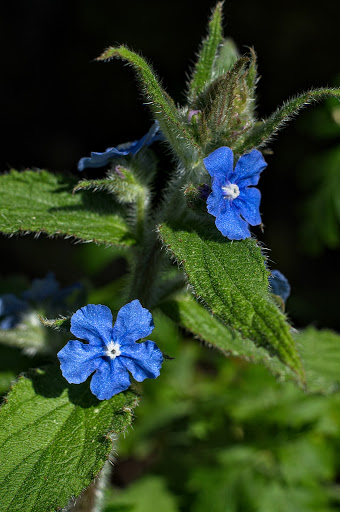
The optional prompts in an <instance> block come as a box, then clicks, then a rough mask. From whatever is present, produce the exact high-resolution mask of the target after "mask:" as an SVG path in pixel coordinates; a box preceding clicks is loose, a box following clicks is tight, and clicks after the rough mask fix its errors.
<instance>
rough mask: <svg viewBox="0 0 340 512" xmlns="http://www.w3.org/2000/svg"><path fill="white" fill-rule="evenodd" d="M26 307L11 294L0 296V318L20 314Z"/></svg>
mask: <svg viewBox="0 0 340 512" xmlns="http://www.w3.org/2000/svg"><path fill="white" fill-rule="evenodd" d="M27 307H28V304H27V302H25V301H23V300H20V299H18V298H17V297H16V296H15V295H14V294H13V293H5V294H4V295H1V296H0V316H5V315H10V314H12V313H21V312H22V311H25V310H26V309H27Z"/></svg>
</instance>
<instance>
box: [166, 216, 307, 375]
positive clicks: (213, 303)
mask: <svg viewBox="0 0 340 512" xmlns="http://www.w3.org/2000/svg"><path fill="white" fill-rule="evenodd" d="M160 235H161V238H162V240H163V243H164V245H165V246H166V247H167V248H168V249H169V251H170V252H171V253H172V254H173V255H174V256H175V258H176V260H177V262H178V263H179V264H180V265H182V266H183V267H184V271H185V273H186V275H187V278H188V281H189V283H190V284H191V285H192V287H193V289H194V293H195V295H196V296H197V297H198V298H199V299H200V300H202V301H203V302H204V303H205V305H206V306H207V307H208V309H209V310H210V311H211V313H212V314H214V315H216V316H217V317H218V318H219V319H220V320H221V321H222V322H223V323H225V324H226V325H229V326H230V327H232V328H233V329H235V330H236V331H239V332H240V333H241V334H242V336H244V337H247V338H250V339H252V340H253V341H254V342H255V343H257V344H259V345H261V346H263V347H265V348H266V349H269V351H270V352H271V353H272V354H273V355H276V356H278V357H279V358H280V359H281V361H283V362H284V363H285V364H287V365H288V366H289V367H290V368H291V369H292V370H293V371H294V372H295V373H296V374H297V375H299V376H300V378H301V380H302V381H303V380H304V373H303V368H302V364H301V361H300V358H299V355H298V353H297V350H296V347H295V344H294V341H293V339H292V337H291V335H290V327H289V325H288V323H287V322H286V320H285V317H284V315H283V314H282V313H281V312H280V311H279V309H278V308H277V306H276V305H275V304H274V302H273V301H272V299H271V297H270V294H269V291H268V271H267V270H266V267H265V260H264V257H263V255H262V253H261V249H260V248H259V247H258V246H257V245H256V242H255V240H253V239H249V238H248V239H246V240H240V241H235V240H234V241H227V240H226V239H224V238H223V237H222V236H217V235H216V238H215V239H214V240H212V239H207V238H206V237H205V236H204V235H202V234H201V235H199V234H198V233H196V232H188V231H184V230H175V229H172V228H170V227H169V226H167V225H163V226H161V227H160Z"/></svg>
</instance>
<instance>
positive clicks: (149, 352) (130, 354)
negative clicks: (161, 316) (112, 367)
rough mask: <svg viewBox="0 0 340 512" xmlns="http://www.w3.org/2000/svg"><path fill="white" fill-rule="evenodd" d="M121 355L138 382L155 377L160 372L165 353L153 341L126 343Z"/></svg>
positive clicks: (121, 358)
mask: <svg viewBox="0 0 340 512" xmlns="http://www.w3.org/2000/svg"><path fill="white" fill-rule="evenodd" d="M119 357H120V361H121V363H122V364H123V365H124V366H125V367H126V368H127V369H128V370H129V371H130V372H131V373H132V375H133V377H134V378H135V379H136V380H137V381H138V382H141V381H142V380H144V379H155V378H156V377H158V375H159V374H160V370H161V366H162V362H163V354H162V352H161V351H160V350H159V348H158V347H157V345H156V343H155V342H153V341H149V340H148V341H145V342H143V343H129V344H127V345H124V346H123V347H122V349H121V355H120V356H119Z"/></svg>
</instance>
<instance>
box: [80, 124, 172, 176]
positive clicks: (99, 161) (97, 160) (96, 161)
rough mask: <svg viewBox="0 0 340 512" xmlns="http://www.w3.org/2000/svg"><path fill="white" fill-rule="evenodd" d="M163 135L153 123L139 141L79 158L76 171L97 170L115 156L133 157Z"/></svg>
mask: <svg viewBox="0 0 340 512" xmlns="http://www.w3.org/2000/svg"><path fill="white" fill-rule="evenodd" d="M162 139H163V135H162V133H161V131H160V128H159V123H158V121H155V122H154V123H153V125H152V126H151V128H150V130H149V131H148V133H146V134H145V135H144V137H142V138H141V139H140V140H135V141H133V142H127V143H125V144H120V145H118V146H117V147H114V148H107V149H106V150H105V151H104V153H91V156H90V157H84V158H81V159H80V160H79V162H78V171H83V170H84V169H86V168H88V167H92V168H98V167H103V166H104V165H107V164H108V163H109V162H110V160H111V159H112V158H114V157H117V156H126V155H135V154H136V153H138V151H140V150H141V149H142V147H143V146H150V144H152V143H153V142H156V141H157V140H162Z"/></svg>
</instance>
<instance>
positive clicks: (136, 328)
mask: <svg viewBox="0 0 340 512" xmlns="http://www.w3.org/2000/svg"><path fill="white" fill-rule="evenodd" d="M153 328H154V323H153V320H152V315H151V313H150V311H149V310H148V309H145V308H143V306H142V305H141V303H140V302H139V300H137V299H136V300H133V301H132V302H129V303H128V304H125V306H123V307H122V308H121V309H120V310H119V312H118V315H117V320H116V323H115V325H114V327H113V331H112V339H113V341H117V342H118V343H119V344H120V345H121V344H125V343H131V342H133V341H137V340H140V339H141V338H145V337H146V336H149V334H150V333H151V332H152V331H153Z"/></svg>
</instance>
